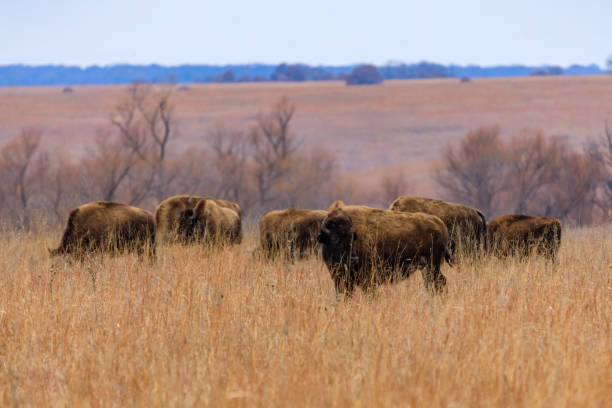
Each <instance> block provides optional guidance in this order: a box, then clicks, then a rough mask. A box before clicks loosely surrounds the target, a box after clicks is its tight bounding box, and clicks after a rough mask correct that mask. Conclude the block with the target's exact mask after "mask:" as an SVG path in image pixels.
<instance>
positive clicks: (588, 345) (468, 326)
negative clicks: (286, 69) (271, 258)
mask: <svg viewBox="0 0 612 408" xmlns="http://www.w3.org/2000/svg"><path fill="white" fill-rule="evenodd" d="M59 235H60V234H59V231H38V232H37V233H13V232H5V233H4V234H2V235H1V236H0V250H1V252H2V254H3V256H2V259H1V260H0V405H2V406H45V405H52V406H67V405H68V406H100V407H102V406H439V407H468V406H469V407H478V406H524V407H538V406H542V407H544V406H547V407H548V406H554V407H566V406H572V407H576V406H585V407H586V406H589V407H593V406H605V405H606V401H609V398H610V390H611V389H612V338H611V335H612V333H611V322H612V231H611V230H610V228H609V227H607V228H593V229H578V230H572V231H569V232H568V233H567V234H566V235H565V237H564V241H563V245H562V248H561V251H560V253H559V259H558V263H557V264H551V263H547V262H546V261H545V260H544V259H542V258H537V257H536V258H532V259H530V260H528V261H526V262H518V261H516V260H508V261H500V260H496V259H489V258H485V259H482V260H479V261H476V262H468V261H466V260H462V259H460V260H459V261H458V264H457V266H455V267H454V268H449V267H448V266H445V267H444V270H443V271H444V273H445V274H446V276H447V277H448V281H449V283H448V291H447V293H446V294H445V295H442V296H435V297H431V296H430V295H428V294H427V292H426V291H425V290H424V288H423V283H422V279H420V276H419V274H415V276H413V277H411V278H410V279H409V280H407V281H405V282H402V283H400V284H395V285H387V286H383V287H381V288H380V289H379V290H378V292H377V293H376V295H374V296H373V297H368V296H367V295H365V294H363V293H362V292H358V293H357V294H356V295H355V296H354V297H353V298H352V299H350V300H344V301H337V299H336V297H335V295H334V288H333V284H332V281H331V279H330V278H329V275H328V272H327V270H326V268H325V266H324V265H323V263H322V262H321V261H320V259H318V258H312V259H310V260H305V261H299V262H297V263H296V264H294V265H291V264H286V263H260V262H259V261H257V260H253V259H252V258H251V255H250V254H249V252H248V251H247V250H246V248H248V247H249V246H250V245H253V240H254V237H250V238H249V239H248V240H247V242H246V243H244V244H242V245H240V246H237V247H233V248H230V249H224V250H219V251H212V250H206V249H203V248H201V247H197V246H193V247H187V248H186V247H181V246H174V247H162V248H159V250H158V260H157V263H156V264H154V265H152V266H151V265H149V264H147V263H141V262H139V261H138V259H137V257H136V256H134V257H132V256H130V255H125V256H120V257H116V258H106V259H104V260H103V261H101V260H99V259H94V260H91V261H90V262H85V263H83V264H78V263H75V264H72V265H70V264H66V263H63V262H61V261H59V260H57V259H56V260H51V259H50V258H48V256H47V254H46V252H45V251H44V248H45V246H52V245H53V244H54V243H55V242H57V240H58V239H59Z"/></svg>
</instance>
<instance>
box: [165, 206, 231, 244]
mask: <svg viewBox="0 0 612 408" xmlns="http://www.w3.org/2000/svg"><path fill="white" fill-rule="evenodd" d="M177 234H178V235H179V236H181V237H184V238H185V239H186V241H187V242H189V241H193V240H201V241H203V242H206V243H210V244H215V245H221V244H239V243H240V241H241V240H242V223H241V221H240V216H239V215H238V213H236V211H234V210H232V209H230V208H227V207H222V206H220V205H218V204H217V203H216V202H215V201H213V200H208V199H207V200H200V201H198V204H197V205H196V206H195V208H194V209H193V210H191V209H188V210H185V211H183V212H181V214H180V216H179V219H178V228H177Z"/></svg>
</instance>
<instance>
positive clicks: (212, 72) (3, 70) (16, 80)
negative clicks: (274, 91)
mask: <svg viewBox="0 0 612 408" xmlns="http://www.w3.org/2000/svg"><path fill="white" fill-rule="evenodd" d="M356 66H357V65H356V64H354V65H344V66H310V65H306V64H280V65H269V64H241V65H177V66H162V65H156V64H153V65H128V64H117V65H109V66H97V65H93V66H89V67H86V68H81V67H77V66H66V65H3V66H0V86H16V85H20V86H23V85H104V84H128V83H132V82H135V81H146V82H175V83H190V82H252V81H318V80H335V79H344V78H346V76H347V75H348V74H350V73H351V71H352V70H353V69H354V68H355V67H356ZM378 69H379V70H380V73H381V75H382V76H383V78H385V79H418V78H444V77H460V78H461V77H472V78H483V77H487V78H489V77H510V76H527V75H532V74H534V73H538V74H539V75H542V74H544V75H546V74H555V75H557V74H565V75H592V74H601V73H603V72H604V71H603V70H602V69H601V68H600V67H599V66H598V65H596V64H591V65H571V66H569V67H567V68H561V67H557V66H550V65H544V66H525V65H507V66H506V65H504V66H492V67H481V66H478V65H468V66H460V65H441V64H436V63H430V62H419V63H414V64H393V65H384V66H379V67H378Z"/></svg>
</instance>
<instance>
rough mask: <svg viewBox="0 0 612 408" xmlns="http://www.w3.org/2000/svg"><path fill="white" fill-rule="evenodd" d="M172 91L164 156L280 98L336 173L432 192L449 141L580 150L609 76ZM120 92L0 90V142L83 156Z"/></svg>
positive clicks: (610, 90)
mask: <svg viewBox="0 0 612 408" xmlns="http://www.w3.org/2000/svg"><path fill="white" fill-rule="evenodd" d="M187 87H188V90H186V91H185V90H180V88H178V89H177V91H176V93H175V95H174V101H175V104H176V115H177V119H178V126H179V133H180V138H179V139H178V140H177V142H176V144H175V145H174V147H173V148H172V147H171V150H172V149H174V150H175V151H178V150H183V149H186V148H188V147H189V146H192V145H196V146H203V145H205V144H206V142H205V140H206V138H207V132H208V130H209V129H210V128H211V127H212V126H213V125H214V124H215V123H216V122H219V121H222V122H225V123H227V124H229V125H230V126H236V127H238V128H241V129H246V128H248V126H249V125H250V124H252V122H253V119H254V117H255V116H256V115H257V114H258V113H262V112H266V111H267V110H268V109H269V107H270V105H272V104H273V103H274V102H275V101H276V100H277V99H278V98H280V97H281V96H283V95H287V96H289V97H290V98H291V100H292V101H293V102H294V103H295V104H296V106H297V113H296V115H295V118H294V120H293V122H292V125H293V129H294V131H295V132H296V133H297V134H298V135H299V136H300V137H301V138H303V140H304V145H305V146H306V147H309V146H322V147H325V148H327V149H329V150H331V151H332V152H334V153H335V155H336V157H337V159H338V164H339V167H340V169H341V170H342V171H345V172H348V173H351V174H353V175H355V176H356V177H355V178H356V179H358V180H359V181H360V182H361V183H364V184H366V185H368V187H369V186H370V185H371V184H372V183H375V182H377V180H379V179H380V176H381V175H382V174H384V173H385V172H387V171H396V170H401V171H404V172H405V174H406V177H407V179H408V181H409V182H411V185H412V187H413V188H414V190H415V192H417V193H421V194H426V193H427V194H431V193H432V191H431V189H432V188H433V187H432V183H431V181H430V179H429V176H430V175H431V172H432V169H433V167H434V166H435V165H436V161H437V160H438V158H439V155H440V151H441V149H442V148H443V147H444V145H445V144H446V143H447V142H448V141H453V140H457V139H459V138H461V137H463V136H464V135H465V134H466V133H467V132H468V131H470V130H472V129H474V128H476V127H478V126H481V125H493V124H498V125H499V126H500V127H501V130H502V134H503V135H504V136H506V137H511V136H514V135H516V134H518V133H519V132H520V131H521V130H523V129H525V128H528V129H533V130H542V131H544V132H545V133H546V134H549V135H559V136H562V137H566V138H567V139H568V140H569V142H570V143H571V144H573V145H575V146H580V145H581V144H582V143H583V142H584V141H586V140H587V139H588V138H589V137H595V136H598V135H601V134H602V133H603V130H604V123H605V121H606V120H612V76H610V75H599V76H584V77H579V76H567V77H563V76H561V77H526V78H525V77H523V78H498V79H474V80H472V82H469V83H460V82H459V80H457V79H456V78H455V79H435V80H403V81H387V82H385V83H384V84H383V85H380V86H365V87H349V86H346V85H345V84H344V83H343V82H306V83H276V82H270V83H248V84H190V85H188V86H187ZM126 88H127V87H126V86H75V87H73V89H74V92H73V93H62V87H5V88H0V123H1V124H2V131H1V132H0V144H1V143H2V142H3V141H4V140H7V139H9V138H11V137H14V136H17V135H19V132H20V130H21V128H22V127H24V126H34V127H38V128H40V129H43V130H44V132H45V133H44V135H45V136H44V137H45V140H44V143H45V146H46V147H47V148H48V149H50V150H51V151H57V150H62V151H68V152H70V153H72V154H73V155H82V154H84V153H86V152H87V146H91V142H92V140H93V137H94V136H95V134H96V131H97V129H99V128H101V127H104V126H107V125H108V124H109V117H110V114H111V113H112V111H113V107H114V106H115V105H116V104H117V103H118V102H119V101H120V100H121V98H122V95H123V93H124V92H125V90H126Z"/></svg>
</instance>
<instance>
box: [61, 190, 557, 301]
mask: <svg viewBox="0 0 612 408" xmlns="http://www.w3.org/2000/svg"><path fill="white" fill-rule="evenodd" d="M241 240H242V212H241V209H240V206H239V205H238V204H236V203H233V202H230V201H225V200H220V199H215V198H210V197H197V196H188V195H180V196H173V197H169V198H167V199H166V200H164V201H162V202H161V203H160V204H159V205H158V206H157V208H156V210H155V215H153V214H152V213H151V212H149V211H147V210H143V209H140V208H137V207H132V206H129V205H125V204H120V203H114V202H107V201H96V202H91V203H87V204H83V205H81V206H80V207H77V208H75V209H74V210H72V211H71V212H70V215H69V217H68V222H67V225H66V229H65V231H64V234H63V236H62V241H61V244H60V246H59V247H58V248H57V249H54V250H51V251H50V253H51V255H52V256H55V255H72V256H73V257H77V258H81V257H83V256H84V255H87V254H91V253H94V252H100V253H102V252H115V251H130V252H136V253H137V254H138V255H139V256H144V255H148V256H149V259H151V260H154V259H155V248H156V246H157V244H158V243H160V242H165V243H181V244H190V243H205V244H207V245H214V246H222V245H233V244H239V243H240V242H241ZM259 240H260V241H259V250H260V253H261V254H262V256H263V257H265V258H266V259H279V258H284V259H286V260H291V261H293V260H294V259H295V258H302V257H305V256H308V255H309V254H315V253H317V252H318V251H317V249H318V248H319V247H320V249H321V251H320V253H321V256H322V259H323V261H324V262H325V265H326V266H327V268H328V270H329V272H330V275H331V278H332V280H333V281H334V285H335V288H336V291H337V293H339V294H341V293H344V294H347V295H350V294H351V293H352V292H353V291H354V289H355V287H361V288H362V289H364V290H370V289H373V288H375V287H376V286H378V285H380V284H381V283H384V282H394V281H397V280H401V279H405V278H407V277H408V276H410V275H411V274H412V272H414V271H416V270H417V269H420V270H421V271H422V272H421V273H422V276H423V281H424V283H425V286H426V288H428V289H429V290H431V291H432V292H440V291H442V290H443V289H444V287H445V285H446V278H445V277H444V275H443V274H442V272H441V270H440V268H441V265H442V263H443V262H445V261H446V262H447V263H449V264H451V265H452V262H453V261H452V260H453V257H454V256H455V255H457V254H458V253H461V254H462V255H463V256H466V257H470V258H471V257H477V256H480V254H482V253H491V254H494V255H497V256H500V257H508V256H518V257H526V256H529V255H531V254H532V253H537V254H541V255H543V256H546V257H548V258H549V259H551V260H554V259H555V256H556V253H557V251H558V249H559V246H560V243H561V223H560V221H559V220H558V219H556V218H548V217H533V216H528V215H522V214H510V215H504V216H501V217H499V218H496V219H494V220H492V221H490V222H488V223H487V222H486V220H485V216H484V215H483V213H482V212H481V211H479V210H477V209H475V208H472V207H468V206H465V205H461V204H455V203H448V202H444V201H440V200H435V199H430V198H423V197H411V196H402V197H399V198H398V199H397V200H395V201H394V202H393V203H392V204H391V206H390V207H389V209H388V210H382V209H377V208H372V207H367V206H362V205H345V204H344V203H343V202H342V201H337V202H335V203H333V204H332V205H331V206H330V207H329V208H328V209H327V210H302V209H293V208H291V209H285V210H274V211H270V212H268V213H266V214H265V215H264V216H263V217H262V218H261V220H260V223H259Z"/></svg>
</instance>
